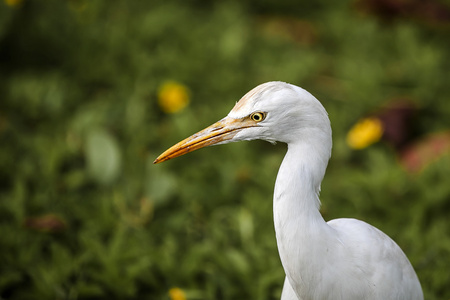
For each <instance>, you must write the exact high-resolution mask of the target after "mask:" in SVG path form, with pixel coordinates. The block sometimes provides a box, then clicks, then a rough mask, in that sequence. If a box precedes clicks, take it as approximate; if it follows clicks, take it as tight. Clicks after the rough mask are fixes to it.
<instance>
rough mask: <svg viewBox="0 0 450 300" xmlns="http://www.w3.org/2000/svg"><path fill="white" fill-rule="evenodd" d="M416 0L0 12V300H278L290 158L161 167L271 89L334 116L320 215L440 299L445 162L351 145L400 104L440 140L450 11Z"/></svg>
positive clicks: (8, 7) (11, 7) (248, 147)
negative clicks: (390, 248)
mask: <svg viewBox="0 0 450 300" xmlns="http://www.w3.org/2000/svg"><path fill="white" fill-rule="evenodd" d="M419 2H420V3H421V1H400V2H398V3H397V2H396V0H384V1H375V0H373V1H358V2H353V1H329V0H320V1H314V2H312V1H311V2H308V3H306V2H305V3H303V4H299V3H298V1H288V0H286V1H275V0H271V1H261V2H260V1H256V0H251V1H219V0H217V1H209V2H203V1H195V0H191V1H174V0H164V1H160V0H153V1H125V0H118V1H106V0H103V1H87V0H71V1H56V0H48V1H38V0H22V1H19V0H7V1H6V0H5V1H2V2H1V3H0V98H1V99H0V144H1V151H0V236H1V238H0V272H1V273H0V298H2V299H169V298H172V299H174V298H176V297H175V296H174V295H182V296H177V297H178V298H183V297H186V298H187V299H278V298H279V296H280V292H281V288H282V283H283V279H284V273H283V269H282V267H281V263H280V261H279V258H278V253H277V249H276V243H275V237H274V230H273V225H272V192H273V185H274V182H275V177H276V173H277V170H278V166H279V164H280V162H281V160H282V157H283V155H284V152H285V146H284V145H282V144H279V145H277V146H275V147H274V146H272V145H270V144H269V143H265V142H252V143H237V144H232V145H226V146H218V147H214V149H212V148H210V149H204V150H201V151H197V152H194V153H192V154H189V155H188V156H186V157H181V158H178V159H176V160H172V161H170V162H167V163H163V164H160V165H153V164H152V161H153V160H154V159H155V157H156V156H157V155H158V154H160V153H161V152H162V151H163V150H165V149H166V148H168V147H169V146H171V145H172V144H173V143H175V142H177V141H179V140H181V139H182V138H185V137H187V136H188V135H190V134H192V133H194V132H196V131H197V130H200V129H202V128H203V127H205V126H207V125H209V124H210V123H212V122H214V121H216V120H218V119H220V118H222V117H223V116H224V115H226V114H227V113H228V111H229V110H230V109H231V108H232V106H233V105H234V103H235V101H237V100H239V98H240V97H241V96H242V95H243V94H245V93H246V92H247V91H248V90H250V89H251V88H253V87H254V86H256V85H257V84H260V83H262V82H266V81H271V80H282V81H287V82H290V83H293V84H297V85H300V86H302V87H304V88H306V89H307V90H309V91H310V92H312V93H313V94H314V95H316V97H317V98H318V99H320V100H321V101H322V103H323V104H324V106H325V107H326V108H327V110H328V112H329V114H330V119H331V122H332V126H333V132H334V137H333V139H334V150H333V157H332V159H331V161H330V165H329V168H328V172H327V175H326V177H325V180H324V182H323V185H322V203H323V206H322V213H323V214H324V217H325V218H326V219H327V220H328V219H333V218H338V217H355V218H358V219H362V220H365V221H367V222H369V223H371V224H373V225H375V226H376V227H378V228H380V229H381V230H383V231H384V232H386V233H387V234H388V235H390V236H391V237H392V238H394V239H395V240H396V241H397V243H398V244H399V245H400V246H401V247H402V249H403V250H404V251H405V253H406V254H407V255H408V257H409V258H410V260H411V262H412V264H413V265H414V267H415V269H416V271H417V274H418V276H419V278H420V280H421V283H422V286H423V289H424V293H425V297H426V299H430V300H432V299H449V298H450V285H449V283H450V273H449V269H450V221H449V218H448V214H449V211H450V185H449V184H448V177H449V174H450V173H449V172H450V159H449V156H448V155H447V156H443V157H441V158H439V159H436V160H435V162H434V163H431V164H429V165H428V166H427V167H426V168H424V169H423V170H422V171H421V172H420V173H414V174H410V173H408V172H406V171H405V170H404V168H402V166H400V165H399V164H398V163H397V154H396V153H395V151H394V149H393V148H391V147H390V146H389V145H387V144H385V143H382V142H381V143H377V144H375V145H373V146H371V147H369V148H366V149H363V150H360V151H355V150H352V149H351V148H350V147H348V146H347V145H346V143H345V136H346V134H347V132H348V130H349V129H350V128H351V126H352V125H353V124H355V123H356V122H357V120H358V119H360V118H361V117H363V116H364V115H365V114H366V113H368V112H370V111H373V110H375V109H377V108H378V107H380V106H381V105H382V104H383V103H386V102H387V101H389V100H390V99H393V98H396V97H408V98H410V99H412V101H414V103H415V104H416V105H417V106H418V107H419V108H420V111H419V112H418V113H417V116H416V118H415V120H414V127H415V131H416V133H417V134H427V133H430V132H435V131H442V130H446V129H448V128H449V125H450V124H449V121H448V120H449V116H450V101H449V95H450V85H449V78H450V63H449V59H448V54H449V50H450V39H449V38H448V36H449V30H450V25H449V21H450V20H449V18H448V16H449V14H448V10H446V9H448V5H449V3H448V1H447V3H446V4H445V3H441V2H433V1H431V0H430V1H427V2H426V3H428V4H427V5H428V6H427V9H422V8H421V7H420V3H419ZM405 3H407V4H408V7H406V8H405V7H402V6H401V5H405ZM430 7H431V8H430ZM167 84H172V85H175V88H176V89H178V92H177V91H175V92H174V93H175V94H173V95H172V94H170V93H169V94H164V93H165V92H163V90H164V88H167ZM177 93H182V95H181V96H180V97H181V100H177V99H176V97H177ZM162 94H164V95H166V96H161V95H162ZM167 95H168V96H167ZM161 97H168V99H171V100H167V101H174V102H173V104H170V105H172V106H170V105H169V106H170V107H172V109H170V107H169V109H165V107H164V105H161V100H158V98H161ZM171 97H175V99H173V98H171ZM163 102H164V100H163ZM171 103H172V102H171ZM169 291H171V292H170V293H169Z"/></svg>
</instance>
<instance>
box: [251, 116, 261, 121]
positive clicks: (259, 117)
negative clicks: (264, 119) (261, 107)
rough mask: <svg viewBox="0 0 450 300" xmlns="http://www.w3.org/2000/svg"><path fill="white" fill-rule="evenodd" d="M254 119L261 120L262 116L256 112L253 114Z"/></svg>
mask: <svg viewBox="0 0 450 300" xmlns="http://www.w3.org/2000/svg"><path fill="white" fill-rule="evenodd" d="M253 120H255V121H259V120H261V116H260V115H259V114H255V115H254V116H253Z"/></svg>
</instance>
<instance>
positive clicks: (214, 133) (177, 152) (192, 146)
mask: <svg viewBox="0 0 450 300" xmlns="http://www.w3.org/2000/svg"><path fill="white" fill-rule="evenodd" d="M254 126H256V122H255V121H253V120H251V119H249V118H242V119H232V118H229V117H225V118H223V119H222V120H220V121H218V122H216V123H214V124H212V125H211V126H209V127H207V128H205V129H203V130H202V131H199V132H197V133H196V134H194V135H191V136H190V137H188V138H187V139H184V140H182V141H181V142H179V143H177V144H176V145H173V146H172V147H170V148H169V149H167V150H166V151H164V153H162V154H161V155H160V156H158V158H156V159H155V161H154V162H153V163H154V164H157V163H160V162H163V161H166V160H169V159H172V158H174V157H177V156H181V155H184V154H186V153H189V152H192V151H194V150H197V149H200V148H203V147H207V146H212V145H215V144H219V143H226V142H227V141H230V140H231V139H232V138H233V137H234V136H235V135H236V134H237V133H238V132H239V131H240V130H242V129H244V128H249V127H254Z"/></svg>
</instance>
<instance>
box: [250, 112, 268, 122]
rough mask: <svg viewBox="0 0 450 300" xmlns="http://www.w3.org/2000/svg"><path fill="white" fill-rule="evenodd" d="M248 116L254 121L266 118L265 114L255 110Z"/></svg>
mask: <svg viewBox="0 0 450 300" xmlns="http://www.w3.org/2000/svg"><path fill="white" fill-rule="evenodd" d="M250 118H251V119H252V120H253V121H255V122H261V121H262V120H264V119H265V118H266V115H265V114H264V113H262V112H255V113H253V114H252V115H251V116H250Z"/></svg>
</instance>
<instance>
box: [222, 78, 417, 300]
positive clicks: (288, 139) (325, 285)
mask: <svg viewBox="0 0 450 300" xmlns="http://www.w3.org/2000/svg"><path fill="white" fill-rule="evenodd" d="M255 111H262V112H265V113H267V117H266V119H265V120H264V121H263V122H261V123H260V124H259V126H257V127H252V128H246V129H243V130H241V131H240V132H239V133H237V134H236V135H235V137H234V138H233V139H231V140H230V141H228V142H233V141H238V140H252V139H263V140H268V141H279V142H285V143H287V144H288V151H287V153H286V156H285V158H284V160H283V163H282V165H281V167H280V170H279V172H278V176H277V180H276V184H275V191H274V200H273V201H274V206H273V208H274V223H275V231H276V237H277V244H278V248H279V253H280V257H281V261H282V264H283V267H284V269H285V272H286V282H285V285H284V288H283V294H282V300H291V299H292V300H293V299H298V300H300V299H301V300H307V299H334V300H336V299H345V300H351V299H358V300H359V299H379V300H381V299H383V300H385V299H405V300H406V299H408V300H412V299H423V294H422V290H421V287H420V283H419V280H418V278H417V276H416V274H415V272H414V269H413V268H412V266H411V264H410V262H409V261H408V259H407V258H406V255H405V254H404V253H403V251H402V250H401V249H400V247H399V246H398V245H397V244H396V243H395V242H394V241H393V240H392V239H390V238H389V237H388V236H387V235H385V234H384V233H383V232H381V231H380V230H378V229H376V228H374V227H373V226H371V225H369V224H367V223H365V222H362V221H358V220H355V219H337V220H332V221H329V222H328V223H327V222H325V221H324V219H323V218H322V216H321V214H320V212H319V207H320V201H319V197H318V194H319V191H320V184H321V182H322V179H323V176H324V174H325V169H326V166H327V164H328V159H329V157H330V155H331V127H330V122H329V119H328V116H327V113H326V111H325V109H324V108H323V106H322V105H321V103H320V102H319V101H318V100H317V99H316V98H314V97H313V96H312V95H311V94H310V93H308V92H307V91H305V90H303V89H301V88H299V87H297V86H294V85H290V84H287V83H282V82H268V83H265V84H262V85H260V86H258V87H256V88H255V89H253V90H252V91H250V92H249V93H247V94H246V95H245V96H244V97H243V98H242V99H241V100H240V101H239V102H238V103H237V104H236V106H235V107H234V108H233V110H232V111H231V112H230V113H229V115H228V117H229V118H236V119H237V118H243V117H245V116H248V115H250V114H251V113H253V112H255Z"/></svg>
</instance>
